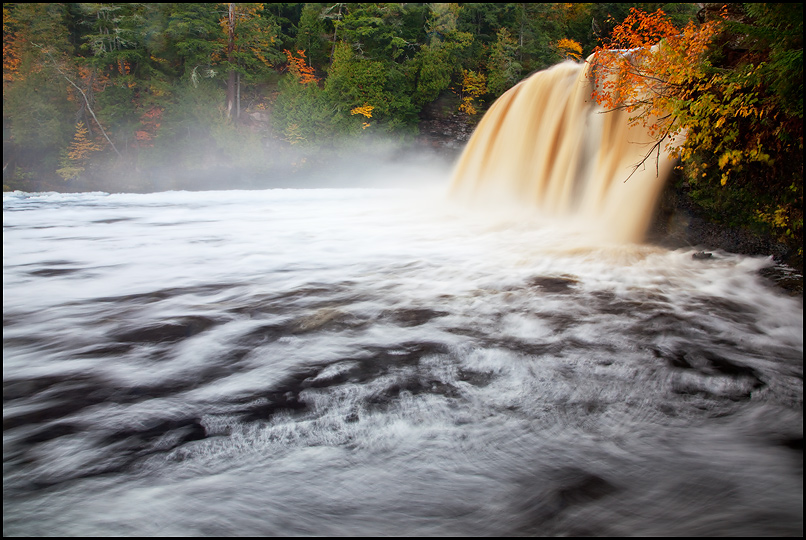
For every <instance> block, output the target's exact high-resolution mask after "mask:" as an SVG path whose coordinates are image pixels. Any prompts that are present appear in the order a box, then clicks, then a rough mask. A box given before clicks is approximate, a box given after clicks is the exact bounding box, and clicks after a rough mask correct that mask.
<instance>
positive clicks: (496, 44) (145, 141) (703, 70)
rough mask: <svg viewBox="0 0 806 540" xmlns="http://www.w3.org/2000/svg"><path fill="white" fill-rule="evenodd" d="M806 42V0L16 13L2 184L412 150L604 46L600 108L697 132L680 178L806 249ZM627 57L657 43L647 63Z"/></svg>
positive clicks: (6, 38) (146, 179) (8, 43)
mask: <svg viewBox="0 0 806 540" xmlns="http://www.w3.org/2000/svg"><path fill="white" fill-rule="evenodd" d="M658 43H661V44H663V46H661V47H654V48H653V46H654V45H656V44H658ZM802 47H803V4H651V3H648V4H621V3H620V4H611V3H598V4H595V3H569V4H560V3H550V4H509V3H473V4H450V3H441V4H407V3H406V4H393V3H381V4H368V3H337V4H327V3H306V4H294V3H279V4H255V3H238V4H205V3H156V4H147V3H102V4H84V3H8V4H3V186H4V187H3V188H4V191H5V190H24V191H42V190H53V191H88V190H102V191H103V190H107V191H108V190H112V189H114V190H118V191H132V192H145V191H154V190H163V189H228V188H245V187H247V188H248V187H261V186H263V184H261V183H260V180H259V179H261V178H264V177H266V176H267V175H269V174H275V175H276V174H280V175H282V176H283V177H285V178H288V179H291V180H293V179H294V178H296V177H299V178H301V177H303V176H304V175H305V174H306V171H310V170H312V169H314V168H316V167H321V166H322V165H323V164H327V163H329V162H331V161H332V160H334V159H338V158H339V157H341V156H345V155H348V154H349V153H350V152H351V150H352V149H355V148H363V149H365V151H366V150H367V149H368V148H373V146H372V145H376V144H379V143H381V142H383V143H389V144H394V145H398V146H400V147H406V146H407V145H408V146H409V147H413V148H416V145H417V144H420V143H421V142H422V125H423V121H424V119H426V118H429V119H433V118H438V119H443V120H450V121H453V122H460V123H463V124H465V125H468V126H470V129H472V126H473V125H474V124H475V123H476V122H478V120H479V119H480V118H481V116H482V115H483V114H484V111H485V110H486V108H487V107H489V106H490V104H492V103H493V102H494V101H495V99H496V98H497V97H498V96H500V95H501V94H502V93H504V92H505V91H506V90H507V89H509V88H511V87H512V86H513V85H515V84H517V83H518V82H519V81H521V80H523V79H524V78H526V77H528V76H529V75H530V74H532V73H534V72H536V71H539V70H542V69H546V68H548V67H550V66H552V65H554V64H557V63H559V62H562V61H569V60H570V61H577V62H583V61H586V59H587V58H589V57H591V55H596V56H595V57H596V58H597V61H598V62H600V64H601V65H602V66H603V67H604V68H606V69H613V70H616V71H620V72H621V73H622V77H621V78H620V80H621V81H623V82H622V83H620V85H619V86H618V87H612V88H603V89H601V91H600V92H599V94H598V95H596V96H595V98H596V99H597V100H599V101H600V103H602V104H603V105H605V106H608V107H625V108H628V109H629V110H630V111H633V112H634V113H635V121H636V122H640V121H645V120H646V118H648V117H649V116H650V115H655V116H658V115H659V116H660V117H661V118H662V120H663V121H662V122H661V123H660V125H658V126H656V128H657V133H658V142H659V144H662V142H663V141H664V139H666V138H667V137H669V136H670V135H673V134H676V133H685V137H686V142H685V144H684V145H683V146H682V147H681V148H680V149H679V150H678V153H679V158H680V167H679V168H680V174H678V175H677V176H676V180H675V181H676V182H678V183H679V184H680V185H683V186H684V187H685V189H686V191H687V192H688V193H689V194H690V196H691V197H692V199H693V200H694V201H695V202H696V204H697V205H698V206H699V207H700V209H701V210H702V211H703V212H705V213H706V214H708V215H709V216H711V218H712V219H714V220H715V221H718V222H723V223H725V224H727V225H735V226H741V227H746V228H749V229H752V230H754V231H758V232H760V233H764V234H769V235H771V236H772V237H774V238H776V239H777V240H779V241H781V242H784V243H786V244H787V245H789V246H791V247H792V249H793V250H794V252H795V254H796V256H798V257H801V260H802V245H803V235H802V230H803V49H802ZM623 49H640V50H647V51H649V50H652V51H655V53H653V56H652V57H651V58H648V59H646V60H645V61H644V62H642V64H641V66H642V69H634V67H635V64H629V63H626V64H625V63H624V62H623V58H624V57H623V55H613V54H610V55H608V51H611V52H612V51H614V50H623ZM648 83H649V84H648ZM648 88H649V89H651V92H650V95H651V96H652V97H651V98H646V96H647V89H648ZM657 88H662V90H660V91H658V90H657ZM659 111H660V112H659ZM366 166H367V167H370V166H372V165H371V163H370V162H369V161H368V162H367V165H366ZM278 171H279V173H278ZM112 178H114V179H115V183H114V184H110V179H112ZM801 264H802V263H801Z"/></svg>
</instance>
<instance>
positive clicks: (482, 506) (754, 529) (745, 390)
mask: <svg viewBox="0 0 806 540" xmlns="http://www.w3.org/2000/svg"><path fill="white" fill-rule="evenodd" d="M698 251H699V250H698V248H697V247H692V248H691V249H678V250H668V249H663V248H659V247H654V246H649V245H641V244H629V243H627V244H625V243H622V244H612V245H609V244H607V243H604V242H600V241H597V242H595V243H586V240H585V237H584V236H579V235H577V234H576V233H574V232H572V230H571V229H568V228H561V227H558V226H557V225H556V224H555V223H554V222H540V221H539V220H538V219H537V218H535V217H528V216H527V217H524V216H522V215H516V214H514V213H507V214H499V215H494V214H489V215H487V214H484V215H482V214H478V213H475V212H471V211H469V210H468V209H467V207H465V206H461V205H456V204H452V203H450V202H447V201H446V200H445V198H444V197H443V196H442V191H441V189H434V190H420V189H410V190H409V189H296V190H295V189H273V190H265V191H219V192H213V191H210V192H166V193H154V194H137V195H136V194H108V193H84V194H55V193H19V192H17V193H7V194H4V197H3V532H4V535H5V536H37V535H49V536H61V535H64V536H115V535H118V536H123V535H126V536H140V535H142V536H168V535H188V536H236V535H237V536H247V535H267V536H274V535H277V536H286V535H288V536H290V535H333V536H337V535H338V536H342V535H344V536H350V535H357V536H366V535H384V536H393V535H412V536H414V535H417V536H426V535H457V536H500V535H543V536H567V535H601V536H604V535H624V536H635V535H663V536H674V535H683V536H685V535H720V536H721V535H741V536H750V535H767V536H769V535H801V534H802V530H803V529H802V524H803V454H802V441H803V302H802V297H792V296H789V295H787V294H784V293H782V292H781V291H780V290H778V289H776V288H775V287H774V286H772V285H771V284H770V283H768V282H767V281H766V280H765V278H764V277H762V276H761V275H760V273H759V271H760V270H762V269H764V268H766V267H769V266H771V265H772V264H773V263H772V261H771V260H769V259H766V258H758V257H747V256H739V255H734V254H730V253H724V252H719V251H716V252H713V253H712V254H711V256H710V257H701V256H698Z"/></svg>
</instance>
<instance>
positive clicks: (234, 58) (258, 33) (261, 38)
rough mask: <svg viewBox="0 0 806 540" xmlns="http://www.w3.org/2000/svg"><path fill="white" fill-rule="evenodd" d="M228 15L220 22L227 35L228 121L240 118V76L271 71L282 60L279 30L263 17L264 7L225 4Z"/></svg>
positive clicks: (268, 19)
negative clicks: (268, 69) (278, 39)
mask: <svg viewBox="0 0 806 540" xmlns="http://www.w3.org/2000/svg"><path fill="white" fill-rule="evenodd" d="M226 8H227V13H226V15H225V16H224V17H222V18H221V21H220V23H221V27H222V29H223V30H224V34H225V36H226V37H225V46H224V62H223V63H224V67H225V69H226V71H227V98H226V110H227V117H228V118H231V117H232V116H235V118H236V119H239V118H240V115H241V103H240V98H241V76H251V77H254V76H255V74H260V73H261V72H264V71H265V70H266V69H267V68H272V67H273V66H274V64H275V62H277V61H280V60H282V58H283V57H282V54H281V53H280V51H279V50H278V49H277V48H276V46H275V42H276V38H277V37H278V35H279V28H278V27H277V26H276V25H275V24H274V23H273V21H272V20H271V18H270V17H265V16H264V11H263V4H253V3H249V4H226Z"/></svg>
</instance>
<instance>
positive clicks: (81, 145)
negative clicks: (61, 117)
mask: <svg viewBox="0 0 806 540" xmlns="http://www.w3.org/2000/svg"><path fill="white" fill-rule="evenodd" d="M100 149H101V146H100V145H99V144H98V143H96V142H94V141H92V140H91V139H90V138H89V130H88V129H87V126H85V125H84V122H79V123H77V124H76V133H75V135H74V136H73V142H72V143H70V146H69V147H68V149H67V156H65V157H64V158H63V159H62V167H61V168H60V169H58V170H57V171H56V173H57V174H58V175H59V176H61V177H62V178H63V179H64V180H74V179H76V178H78V177H79V176H81V173H83V172H84V167H85V165H86V163H87V160H88V159H89V157H90V156H91V155H92V153H93V152H97V151H98V150H100Z"/></svg>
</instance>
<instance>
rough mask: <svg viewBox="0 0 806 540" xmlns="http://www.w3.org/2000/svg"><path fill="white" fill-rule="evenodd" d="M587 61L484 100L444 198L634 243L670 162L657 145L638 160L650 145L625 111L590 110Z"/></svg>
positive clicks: (650, 139) (646, 221)
mask: <svg viewBox="0 0 806 540" xmlns="http://www.w3.org/2000/svg"><path fill="white" fill-rule="evenodd" d="M590 65H591V63H590V62H586V63H576V62H570V61H569V62H564V63H561V64H558V65H556V66H554V67H552V68H550V69H547V70H545V71H540V72H537V73H535V74H533V75H531V76H530V77H528V78H527V79H525V80H523V81H521V82H520V83H518V84H517V85H515V86H514V87H512V88H511V89H509V90H508V91H507V92H505V93H504V94H503V95H502V96H501V97H500V98H499V99H498V100H497V101H496V102H495V103H493V105H492V106H491V107H490V109H489V110H488V111H487V113H486V114H485V115H484V117H483V118H482V120H481V122H480V123H479V125H478V126H477V128H476V130H475V131H474V133H473V135H472V137H471V138H470V140H469V141H468V143H467V145H466V147H465V149H464V151H463V153H462V155H461V156H460V158H459V161H458V163H457V165H456V167H455V169H454V172H453V178H452V185H451V193H452V195H454V196H455V197H457V198H462V199H464V200H467V201H470V202H484V204H485V205H500V204H502V203H515V204H516V205H517V206H520V207H528V208H530V209H535V210H537V211H538V212H539V213H540V214H541V215H545V216H551V217H557V218H565V219H569V220H571V221H573V222H574V223H577V224H580V225H583V224H584V226H586V227H587V228H589V230H591V231H595V232H596V233H597V234H598V235H599V237H600V238H601V239H603V240H607V241H614V242H626V243H632V242H640V241H642V240H643V239H644V236H645V234H646V230H647V228H648V226H649V224H650V220H651V219H652V214H653V212H654V209H655V205H656V201H657V199H658V195H659V194H660V191H661V190H662V188H663V185H664V183H665V180H666V178H667V177H668V175H669V173H670V172H671V170H672V167H673V165H674V162H673V161H672V160H671V159H669V157H668V152H667V150H666V148H665V147H663V148H661V149H660V155H659V156H656V154H655V153H653V154H652V156H651V157H650V158H649V159H647V160H645V161H644V162H643V163H642V160H644V158H645V157H646V156H647V154H648V153H650V151H651V150H652V148H653V145H654V144H655V142H656V140H655V139H654V138H653V137H651V136H650V134H649V133H648V132H647V130H646V129H645V128H643V127H642V126H641V125H633V126H631V125H630V122H629V117H630V115H629V114H628V113H626V112H624V111H622V110H611V111H606V110H604V109H603V108H602V107H601V106H599V105H597V104H596V102H595V101H594V100H593V99H592V97H591V93H592V90H593V84H595V82H594V78H593V77H590V76H589V73H590V72H589V67H588V66H590ZM639 164H640V165H639ZM636 165H638V168H637V169H635V168H636ZM634 169H635V172H634V173H633V170H634Z"/></svg>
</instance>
